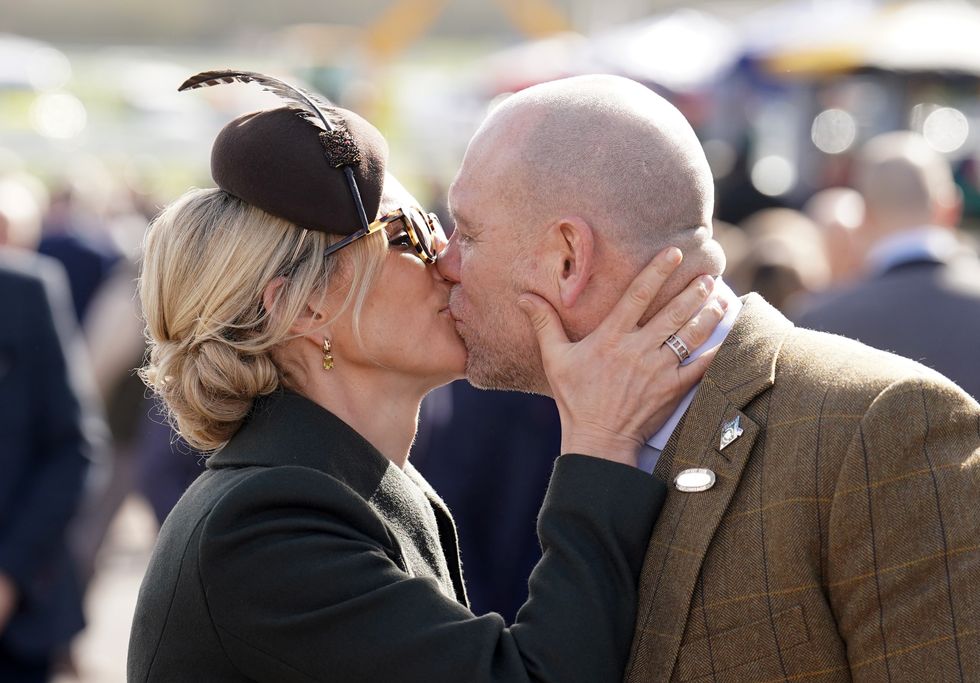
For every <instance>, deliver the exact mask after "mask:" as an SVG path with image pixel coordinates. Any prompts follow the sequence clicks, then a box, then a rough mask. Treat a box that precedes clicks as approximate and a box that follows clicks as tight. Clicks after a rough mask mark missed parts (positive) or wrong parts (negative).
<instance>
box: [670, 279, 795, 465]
mask: <svg viewBox="0 0 980 683" xmlns="http://www.w3.org/2000/svg"><path fill="white" fill-rule="evenodd" d="M792 329H793V324H792V323H791V322H790V321H789V320H787V319H786V318H785V317H784V316H783V315H782V314H781V313H779V311H777V310H776V309H775V308H773V307H772V306H770V305H769V304H768V303H766V300H765V299H763V298H762V297H761V296H759V295H758V294H755V293H752V294H749V295H748V296H745V297H742V310H741V311H740V312H739V315H738V318H737V319H736V320H735V324H734V325H733V326H732V330H731V332H729V333H728V336H727V337H726V338H725V341H724V343H723V344H722V345H721V348H719V349H718V355H716V356H715V359H714V360H713V361H712V362H711V365H710V366H709V367H708V371H707V372H706V373H705V375H704V378H703V379H702V380H701V386H700V387H698V391H697V393H696V394H695V396H694V400H693V401H692V403H691V407H690V408H689V409H688V411H687V414H691V413H693V412H698V410H699V408H696V406H698V405H699V404H703V403H704V402H705V401H707V400H708V398H709V397H710V396H717V397H718V398H723V399H724V401H725V403H727V404H728V405H730V406H731V407H732V408H733V409H735V410H739V411H740V410H741V409H742V408H744V407H745V406H747V405H748V404H749V403H750V402H751V401H752V399H754V398H755V397H756V396H758V395H759V394H761V393H762V392H763V391H765V390H766V389H768V388H770V387H771V386H772V385H773V383H774V382H775V381H776V360H777V359H778V358H779V350H780V348H782V345H783V342H784V341H785V339H786V335H787V334H789V332H790V330H792ZM686 416H687V415H685V418H686ZM684 421H686V420H682V424H681V425H679V426H678V428H677V429H675V430H674V433H673V434H672V435H671V438H670V440H669V441H668V442H667V445H666V447H664V455H663V456H662V457H661V458H660V460H659V461H658V463H657V467H656V469H655V470H654V473H655V474H656V475H657V476H658V477H660V478H661V479H665V480H667V481H670V480H671V479H672V477H671V468H672V465H673V462H672V461H673V453H674V452H676V450H677V444H678V441H679V439H680V436H681V433H682V432H683V431H684V429H683V427H684V425H683V422H684ZM698 429H699V431H700V432H701V433H705V432H708V431H709V430H707V429H705V428H704V426H703V425H702V426H700V427H699V428H698ZM709 436H710V435H709Z"/></svg>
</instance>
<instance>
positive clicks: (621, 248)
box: [436, 76, 980, 683]
mask: <svg viewBox="0 0 980 683" xmlns="http://www.w3.org/2000/svg"><path fill="white" fill-rule="evenodd" d="M712 200H713V184H712V176H711V171H710V168H709V167H708V163H707V160H706V159H705V156H704V153H703V151H702V149H701V145H700V143H699V141H698V139H697V137H696V136H695V134H694V131H693V130H692V129H691V127H690V126H689V125H688V123H687V122H686V121H685V120H684V118H683V117H682V116H681V114H680V113H679V112H678V111H677V110H676V109H675V108H674V107H673V106H671V105H670V104H669V103H668V102H666V101H665V100H663V99H662V98H660V97H658V96H657V95H656V94H654V93H652V92H650V91H649V90H648V89H646V88H644V87H642V86H641V85H639V84H637V83H635V82H632V81H628V80H626V79H622V78H616V77H610V76H590V77H578V78H570V79H565V80H560V81H554V82H551V83H546V84H544V85H540V86H532V87H530V88H528V89H526V90H523V91H521V92H519V93H517V94H515V95H512V96H511V97H510V98H508V99H506V100H504V101H503V103H502V104H500V105H499V106H498V107H497V108H496V109H494V110H493V111H492V112H491V113H490V115H489V116H488V118H487V119H486V120H485V121H484V122H483V124H482V125H481V127H480V128H479V130H478V131H477V133H476V135H475V136H474V138H473V140H472V141H471V142H470V145H469V147H468V149H467V151H466V154H465V156H464V159H463V163H462V167H461V168H460V170H459V173H458V175H457V178H456V180H455V182H454V183H453V185H452V189H451V190H450V196H449V204H450V208H451V210H452V212H453V215H454V217H455V220H456V231H455V232H454V234H453V237H452V238H451V240H450V243H449V246H448V247H447V248H446V250H445V251H444V252H443V253H442V254H440V257H439V260H438V261H437V264H436V265H437V267H438V268H439V269H440V270H441V271H442V272H443V274H444V275H445V277H446V278H448V279H449V280H451V281H452V282H453V283H454V287H453V290H452V293H451V295H450V310H451V311H452V313H453V316H454V317H455V318H456V319H457V329H458V330H459V331H460V334H461V336H462V337H463V340H464V341H465V342H466V345H467V350H468V356H467V377H468V378H469V380H470V381H471V382H473V383H475V384H478V385H479V386H486V387H496V388H510V389H520V390H524V391H540V390H541V389H542V388H546V387H547V386H548V380H547V378H546V377H545V376H544V372H543V368H542V366H541V364H540V363H539V362H538V356H537V354H536V353H535V346H536V344H540V342H541V340H542V339H547V335H545V334H543V333H542V330H547V329H549V327H550V328H552V329H554V328H557V327H558V326H559V325H561V326H563V327H564V329H565V330H567V331H568V334H569V336H571V337H572V338H579V337H582V336H584V335H587V334H589V333H590V332H592V331H593V329H595V325H596V324H597V322H598V321H600V320H601V319H602V318H603V316H604V315H605V313H606V311H608V310H609V307H610V306H612V305H613V304H614V302H615V301H616V300H617V298H618V297H619V296H620V295H621V294H622V292H623V291H624V289H626V288H627V287H628V285H629V281H630V278H631V277H633V275H634V273H635V272H636V271H637V270H640V269H641V268H643V264H644V263H645V261H646V259H647V258H649V256H650V255H651V254H653V253H656V252H657V250H658V249H660V248H662V245H663V244H665V243H669V244H676V245H680V247H681V248H682V250H683V251H684V261H683V263H682V265H681V267H680V268H678V270H677V271H676V272H675V274H674V275H673V276H672V277H671V278H670V280H668V281H667V282H666V283H665V284H664V287H663V291H662V293H661V294H659V295H658V296H657V298H656V299H654V301H653V302H652V303H651V304H650V305H649V308H648V310H647V313H646V315H653V314H654V313H656V312H657V311H658V310H660V309H659V308H658V305H659V302H660V301H661V300H663V299H664V298H666V297H667V296H669V294H670V293H672V292H676V291H678V290H679V289H681V288H683V287H684V286H685V285H686V283H687V282H688V281H689V279H690V278H691V277H692V276H697V275H699V274H703V275H710V276H711V278H710V279H708V280H707V282H714V285H713V286H714V289H715V291H716V292H717V293H718V296H720V297H724V298H726V299H728V300H729V301H730V303H729V307H728V313H727V314H726V316H725V318H724V319H723V320H722V322H721V324H720V325H719V326H718V328H717V330H716V331H715V333H714V334H713V335H712V336H711V338H710V340H709V341H708V342H706V343H705V345H704V348H696V347H691V348H689V349H688V348H683V347H682V348H680V349H679V350H678V353H679V355H681V356H682V357H688V358H690V357H696V356H697V354H699V353H700V352H701V351H703V350H704V349H707V348H713V349H717V355H716V357H715V359H714V361H712V363H711V365H710V366H709V369H708V372H707V373H706V375H705V377H704V379H703V381H701V382H700V383H699V385H698V386H697V388H696V389H695V390H694V391H692V392H691V393H690V394H689V395H688V396H687V397H686V398H685V400H684V401H683V402H682V403H681V404H680V405H679V406H678V408H677V410H676V411H675V414H674V415H673V416H672V417H671V419H670V420H668V421H667V423H666V424H665V427H664V428H663V429H661V430H660V431H659V432H658V433H657V434H655V435H654V436H653V437H652V438H651V439H650V440H649V441H648V444H647V445H648V448H645V449H644V451H643V452H642V453H641V456H640V459H639V465H640V467H641V468H643V469H644V470H645V471H652V473H653V475H654V479H655V480H661V481H665V482H671V487H670V488H669V490H668V493H667V499H666V501H665V503H664V511H663V513H662V514H661V515H660V517H659V518H658V521H657V523H656V525H655V526H654V529H653V533H652V535H651V537H650V539H649V544H648V548H647V556H646V560H645V562H644V567H643V572H642V575H641V579H640V590H639V605H638V614H637V623H636V627H635V632H634V641H633V649H632V655H631V659H630V663H629V664H628V666H627V673H626V681H627V683H654V682H658V683H659V682H660V681H683V680H712V679H715V680H726V681H739V682H740V683H742V682H745V683H749V682H753V681H754V682H763V681H780V680H808V679H812V680H825V681H830V680H833V681H845V680H857V681H881V680H894V681H975V680H980V648H978V647H977V638H978V633H980V612H978V610H977V609H976V606H977V604H978V601H980V549H978V547H977V539H978V538H980V508H978V506H977V505H976V501H977V492H978V491H980V433H978V431H977V425H978V424H980V405H978V404H977V402H976V401H974V400H973V399H971V398H970V397H969V396H968V395H966V394H965V393H964V392H963V391H962V390H961V389H960V388H959V387H957V386H956V385H954V384H953V383H952V382H950V381H949V380H948V379H946V378H944V377H942V376H940V375H939V374H938V373H935V372H933V371H931V370H929V369H928V368H925V367H923V366H921V365H919V364H916V363H914V362H912V361H909V360H907V359H905V358H901V357H899V356H895V355H892V354H888V353H885V352H882V351H879V350H876V349H872V348H870V347H868V346H864V345H862V344H859V343H857V342H854V341H852V340H848V339H844V338H841V337H837V336H834V335H828V334H822V333H817V332H812V331H809V330H804V329H801V328H797V327H795V326H794V325H793V324H792V323H791V322H790V321H788V320H787V319H786V318H785V317H784V316H782V315H781V314H780V313H779V312H778V311H776V310H775V309H774V308H773V307H772V306H770V305H769V304H768V303H766V301H765V300H764V299H762V298H761V297H759V296H758V295H756V294H749V295H747V296H746V297H744V298H742V299H738V298H736V297H735V296H734V295H733V294H731V293H730V292H728V291H727V290H728V288H727V287H726V286H725V284H724V282H722V281H721V280H720V279H717V277H716V276H717V275H718V274H719V273H721V272H723V269H724V265H725V258H724V254H723V253H722V252H721V249H720V248H719V245H718V244H717V243H716V242H715V241H714V240H713V239H712V232H711V217H712V209H713V207H712V203H713V201H712ZM811 230H812V226H811ZM521 292H525V294H523V296H524V297H525V299H524V300H525V301H526V302H527V304H529V305H530V310H531V324H530V325H528V324H527V323H525V322H524V321H523V320H522V319H521V317H520V313H519V310H518V305H519V304H518V303H517V302H518V297H519V295H520V293H521ZM527 292H533V293H534V294H528V293H527ZM962 317H963V316H962V314H961V315H960V316H959V317H958V318H957V319H958V320H962ZM585 369H586V368H582V369H581V371H583V372H584V371H585Z"/></svg>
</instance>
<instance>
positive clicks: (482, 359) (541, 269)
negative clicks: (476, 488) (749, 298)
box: [437, 76, 724, 393]
mask: <svg viewBox="0 0 980 683" xmlns="http://www.w3.org/2000/svg"><path fill="white" fill-rule="evenodd" d="M712 202H713V186H712V177H711V172H710V170H709V168H708V163H707V161H706V160H705V158H704V153H703V152H702V150H701V146H700V144H699V143H698V140H697V138H696V136H695V135H694V131H693V130H691V127H690V125H689V124H688V123H687V121H685V120H684V117H683V116H682V115H681V113H680V112H679V111H677V110H676V109H675V108H674V107H673V106H671V105H670V104H669V103H668V102H667V101H666V100H664V99H663V98H661V97H659V96H658V95H656V94H654V93H653V92H651V91H650V90H649V89H647V88H645V87H643V86H642V85H640V84H638V83H635V82H633V81H630V80H627V79H625V78H618V77H614V76H583V77H577V78H569V79H565V80H561V81H553V82H551V83H545V84H542V85H537V86H534V87H531V88H528V89H527V90H523V91H521V92H520V93H517V94H516V95H512V96H511V97H509V98H508V99H506V100H505V101H504V102H503V103H502V104H501V105H500V106H499V107H497V108H496V109H494V110H493V111H492V112H491V114H490V116H489V117H488V118H487V120H486V121H485V122H484V124H483V126H482V127H481V128H480V130H479V131H477V133H476V135H475V136H474V138H473V140H472V141H471V142H470V146H469V148H468V149H467V151H466V156H465V158H464V159H463V165H462V167H461V168H460V171H459V174H458V175H457V177H456V181H455V182H454V183H453V186H452V188H450V191H449V205H450V206H449V208H450V210H451V211H452V213H453V217H454V218H455V220H456V232H455V233H454V235H453V238H452V239H451V240H450V243H449V246H448V247H447V249H446V251H445V252H444V253H443V255H442V256H440V258H439V261H438V262H437V266H438V267H439V270H440V271H441V272H442V273H443V275H444V277H446V278H447V279H449V280H451V281H453V282H455V283H456V284H455V285H454V286H453V290H452V295H451V297H450V310H451V311H452V313H453V316H454V318H455V319H456V323H457V330H458V331H459V333H460V335H461V336H462V337H463V341H464V342H465V343H466V347H467V349H468V351H469V360H468V364H467V376H468V377H469V379H470V382H472V383H473V384H475V385H477V386H482V387H495V388H508V389H521V390H526V391H535V392H539V393H542V392H546V391H547V386H548V385H547V380H546V378H545V375H544V371H543V368H542V366H541V360H540V357H539V355H538V354H537V353H536V351H537V341H536V339H535V336H534V331H533V329H532V328H531V326H530V325H529V324H528V321H527V319H526V318H525V317H524V314H523V313H521V312H520V310H519V309H518V308H517V301H518V299H519V298H520V296H521V294H522V293H523V292H533V293H535V294H538V295H539V296H542V297H543V298H544V299H546V300H547V301H548V302H549V303H551V304H552V306H553V307H554V308H555V310H556V311H557V312H558V315H559V316H560V318H561V320H562V323H563V324H564V326H565V330H566V332H567V333H568V335H569V337H570V338H571V339H580V338H582V337H583V336H585V335H586V334H588V333H589V332H591V331H592V330H593V329H595V326H596V325H598V324H599V322H600V321H601V320H602V319H603V318H604V317H605V316H606V315H607V314H608V312H609V310H610V309H611V308H612V307H613V305H615V302H616V301H618V300H619V299H620V297H621V296H622V294H623V292H624V291H625V290H626V288H627V286H628V285H629V283H630V281H631V280H632V279H633V277H634V276H635V275H636V274H637V273H638V272H639V271H640V269H641V268H642V267H643V266H644V265H645V264H646V263H648V262H649V260H650V259H651V258H653V256H654V255H655V254H656V253H657V252H658V251H660V250H661V249H662V248H664V247H666V246H668V245H671V246H676V247H679V248H680V249H681V250H682V251H683V252H684V262H683V264H682V265H681V267H680V268H678V269H677V270H676V271H675V272H674V273H673V275H672V276H671V278H670V279H669V280H668V281H667V283H666V284H665V285H664V286H663V287H662V288H661V289H660V291H659V293H658V295H657V297H656V298H655V299H654V301H653V302H652V304H651V305H650V308H649V309H648V311H647V316H646V318H649V316H652V315H653V314H654V313H656V312H657V311H658V310H659V309H660V308H661V307H662V306H663V305H664V304H665V303H666V302H667V300H668V299H670V298H671V297H672V296H674V295H675V294H677V293H679V292H680V291H681V290H682V289H683V288H684V287H685V286H686V285H687V284H688V282H690V280H691V279H692V278H693V277H694V276H695V275H699V274H702V273H708V274H712V275H718V274H720V273H721V272H722V270H723V269H724V256H723V254H722V252H721V247H720V246H719V245H718V243H717V242H715V241H714V240H712V239H711V227H710V226H711V213H712ZM641 322H643V320H641Z"/></svg>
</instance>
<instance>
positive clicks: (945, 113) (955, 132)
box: [922, 107, 970, 153]
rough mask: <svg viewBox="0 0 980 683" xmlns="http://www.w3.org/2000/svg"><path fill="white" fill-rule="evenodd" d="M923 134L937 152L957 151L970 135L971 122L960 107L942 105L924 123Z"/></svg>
mask: <svg viewBox="0 0 980 683" xmlns="http://www.w3.org/2000/svg"><path fill="white" fill-rule="evenodd" d="M922 135H923V137H925V139H926V141H927V142H928V143H929V144H930V145H932V147H933V149H935V150H936V151H937V152H944V153H949V152H955V151H956V150H958V149H959V148H960V147H962V146H963V144H964V143H965V142H966V139H967V137H969V135H970V122H969V121H968V120H967V118H966V116H965V115H964V114H963V112H961V111H960V110H959V109H953V108H952V107H940V108H939V109H936V110H935V111H934V112H932V113H931V114H929V115H928V116H927V117H926V119H925V121H923V123H922Z"/></svg>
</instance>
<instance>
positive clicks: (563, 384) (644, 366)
mask: <svg viewBox="0 0 980 683" xmlns="http://www.w3.org/2000/svg"><path fill="white" fill-rule="evenodd" d="M681 258H682V256H681V252H680V250H679V249H676V248H674V247H670V248H667V249H665V250H664V251H662V252H660V253H659V254H657V256H656V257H654V259H653V261H651V262H650V264H649V265H648V266H647V267H646V268H644V269H643V271H641V272H640V274H639V275H637V276H636V278H635V279H634V280H633V282H632V283H631V284H630V286H629V288H627V290H626V292H625V293H624V294H623V296H622V298H621V299H620V300H619V302H617V304H616V305H615V306H614V307H613V309H612V311H610V312H609V315H607V316H606V318H605V320H603V321H602V322H601V323H600V324H599V326H598V327H597V328H596V329H595V330H594V331H593V332H592V333H591V334H589V335H588V336H587V337H585V338H584V339H582V340H581V341H579V342H569V341H568V337H567V336H566V335H565V332H564V330H563V328H562V324H561V320H560V319H559V318H558V314H557V313H556V312H555V310H554V309H553V308H552V307H551V306H550V305H549V304H548V302H547V301H545V300H544V299H542V298H541V297H539V296H536V295H534V294H524V295H523V296H522V298H521V301H519V302H518V305H519V306H520V307H521V309H522V310H523V311H524V312H525V313H526V314H527V315H528V317H529V318H530V320H531V324H532V326H533V327H534V329H535V331H536V333H537V337H538V346H539V347H540V349H541V358H542V362H543V365H544V370H545V374H546V375H547V377H548V382H549V383H550V384H551V390H552V396H554V399H555V402H556V403H557V404H558V413H559V415H560V417H561V424H562V444H561V452H562V453H580V454H583V455H593V456H596V457H600V458H603V459H606V460H613V461H616V462H622V463H625V464H629V465H634V466H635V465H636V458H637V454H638V452H639V450H640V448H641V447H642V446H643V444H644V443H646V440H647V439H648V438H649V437H650V436H652V435H653V434H654V433H655V432H656V431H657V430H658V429H659V428H660V427H661V426H662V425H663V424H664V423H665V422H666V421H667V419H668V418H669V417H670V415H671V414H672V413H673V411H674V410H675V409H676V407H677V405H678V403H679V402H680V400H681V399H682V398H683V397H684V395H685V394H686V393H687V392H688V391H689V390H690V389H691V387H693V386H694V385H695V384H697V383H698V381H700V379H701V377H702V376H703V375H704V373H705V370H707V368H708V365H709V364H710V363H711V361H712V359H713V358H714V356H715V352H716V351H717V349H712V350H709V351H708V352H706V353H704V354H703V355H701V356H699V357H698V358H697V359H696V360H694V361H692V362H690V363H689V364H687V365H680V359H679V358H678V356H677V354H676V353H675V352H674V351H672V350H671V349H670V348H668V347H667V346H664V342H665V341H666V340H667V338H668V337H669V336H670V335H672V334H673V335H676V336H677V337H679V338H680V339H681V340H682V341H683V342H684V344H685V345H686V346H687V348H688V349H691V350H693V349H695V348H697V347H698V346H700V345H701V344H703V343H704V342H705V341H707V339H708V337H709V336H711V333H712V332H713V331H714V329H715V327H716V326H717V325H718V323H719V322H720V321H721V319H722V318H723V317H724V315H725V308H726V307H727V304H725V303H724V302H723V301H719V300H710V301H709V296H710V294H711V291H712V289H713V287H714V279H713V278H712V277H710V276H707V275H702V276H700V277H698V278H695V279H694V280H693V281H692V282H691V283H690V284H689V285H688V286H687V288H686V289H685V290H684V291H683V292H681V293H680V294H678V295H677V296H676V297H674V298H673V299H672V300H671V301H669V302H668V303H667V304H666V305H664V307H663V308H662V309H661V310H660V311H658V312H657V314H656V315H654V316H653V318H651V319H650V320H649V321H648V322H647V323H645V324H644V325H643V326H642V327H640V326H639V321H640V320H641V318H642V317H643V315H644V314H645V313H646V312H647V309H648V308H649V307H650V304H651V302H652V301H653V300H654V298H655V297H656V295H657V293H658V292H659V291H660V288H661V287H662V286H663V284H664V282H665V281H666V280H667V278H668V277H669V276H670V274H671V273H673V272H674V270H675V269H676V268H677V266H678V265H679V264H680V262H681ZM706 302H707V303H706Z"/></svg>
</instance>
